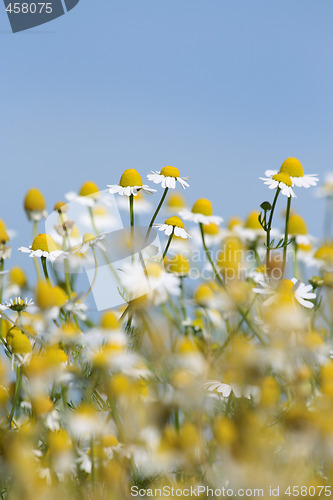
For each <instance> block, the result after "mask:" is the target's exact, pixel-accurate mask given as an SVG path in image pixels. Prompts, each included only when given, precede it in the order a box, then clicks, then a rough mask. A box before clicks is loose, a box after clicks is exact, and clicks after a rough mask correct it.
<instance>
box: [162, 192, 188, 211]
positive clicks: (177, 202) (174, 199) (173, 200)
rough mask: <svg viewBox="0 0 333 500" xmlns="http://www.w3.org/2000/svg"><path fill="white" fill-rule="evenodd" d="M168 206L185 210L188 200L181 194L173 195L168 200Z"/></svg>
mask: <svg viewBox="0 0 333 500" xmlns="http://www.w3.org/2000/svg"><path fill="white" fill-rule="evenodd" d="M166 206H167V207H168V208H173V209H175V208H184V207H186V200H185V198H184V196H183V195H182V194H180V193H171V194H169V196H168V198H167V203H166Z"/></svg>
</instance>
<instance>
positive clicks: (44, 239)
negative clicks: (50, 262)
mask: <svg viewBox="0 0 333 500" xmlns="http://www.w3.org/2000/svg"><path fill="white" fill-rule="evenodd" d="M31 248H32V250H34V251H36V250H42V252H54V250H57V249H58V248H57V245H56V243H55V241H54V240H53V238H52V236H50V235H48V234H44V233H42V234H39V235H38V236H36V238H35V239H34V241H33V243H32V246H31Z"/></svg>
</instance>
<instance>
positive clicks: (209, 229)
mask: <svg viewBox="0 0 333 500" xmlns="http://www.w3.org/2000/svg"><path fill="white" fill-rule="evenodd" d="M219 231H220V228H219V226H218V225H217V224H214V222H211V223H210V224H205V225H204V226H203V232H204V233H205V234H208V235H209V236H216V235H217V234H219Z"/></svg>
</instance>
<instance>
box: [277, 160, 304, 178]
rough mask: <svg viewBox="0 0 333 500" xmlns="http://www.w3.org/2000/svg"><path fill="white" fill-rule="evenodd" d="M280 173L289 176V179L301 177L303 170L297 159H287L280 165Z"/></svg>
mask: <svg viewBox="0 0 333 500" xmlns="http://www.w3.org/2000/svg"><path fill="white" fill-rule="evenodd" d="M280 172H282V173H286V174H288V175H290V177H303V176H304V170H303V167H302V164H301V162H300V161H299V160H297V158H287V159H286V160H285V161H284V162H283V163H282V165H281V168H280Z"/></svg>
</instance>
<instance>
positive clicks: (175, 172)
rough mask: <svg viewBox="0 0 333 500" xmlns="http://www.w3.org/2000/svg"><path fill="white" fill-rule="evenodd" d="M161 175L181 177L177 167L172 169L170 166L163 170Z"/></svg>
mask: <svg viewBox="0 0 333 500" xmlns="http://www.w3.org/2000/svg"><path fill="white" fill-rule="evenodd" d="M160 174H161V175H164V177H179V170H178V168H176V167H170V166H169V165H168V166H167V167H163V168H162V170H161V172H160Z"/></svg>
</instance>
